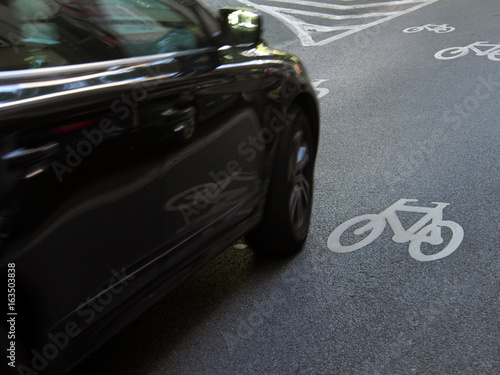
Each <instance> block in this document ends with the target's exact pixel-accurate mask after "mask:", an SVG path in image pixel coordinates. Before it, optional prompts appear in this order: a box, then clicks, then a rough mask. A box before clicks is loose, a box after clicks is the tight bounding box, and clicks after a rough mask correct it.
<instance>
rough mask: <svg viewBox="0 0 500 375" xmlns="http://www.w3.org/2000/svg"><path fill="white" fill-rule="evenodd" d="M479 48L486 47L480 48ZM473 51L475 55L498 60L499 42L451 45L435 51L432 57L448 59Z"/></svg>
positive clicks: (499, 52)
mask: <svg viewBox="0 0 500 375" xmlns="http://www.w3.org/2000/svg"><path fill="white" fill-rule="evenodd" d="M481 48H487V49H486V50H482V49H481ZM469 51H473V52H475V53H476V55H477V56H488V59H490V60H492V61H500V44H492V43H489V42H475V43H472V44H469V45H468V46H465V47H451V48H446V49H443V50H441V51H439V52H437V53H436V54H435V55H434V57H435V58H436V59H439V60H450V59H456V58H458V57H462V56H465V55H467V54H468V53H469Z"/></svg>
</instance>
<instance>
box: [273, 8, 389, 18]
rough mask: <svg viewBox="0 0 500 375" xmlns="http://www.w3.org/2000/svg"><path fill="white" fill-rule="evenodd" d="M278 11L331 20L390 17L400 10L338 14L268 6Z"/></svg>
mask: <svg viewBox="0 0 500 375" xmlns="http://www.w3.org/2000/svg"><path fill="white" fill-rule="evenodd" d="M268 8H270V9H272V10H275V11H276V12H280V13H286V14H297V15H300V16H310V17H317V18H325V19H329V20H335V21H339V20H352V19H361V18H374V17H389V16H393V15H395V14H399V12H383V13H379V12H377V13H362V14H346V15H337V14H329V13H320V12H311V11H308V10H299V9H291V8H278V7H268Z"/></svg>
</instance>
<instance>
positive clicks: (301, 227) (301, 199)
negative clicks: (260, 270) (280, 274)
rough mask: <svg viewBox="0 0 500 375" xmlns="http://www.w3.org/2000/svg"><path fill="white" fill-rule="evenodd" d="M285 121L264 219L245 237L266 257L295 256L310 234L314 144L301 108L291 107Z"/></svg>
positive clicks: (314, 156)
mask: <svg viewBox="0 0 500 375" xmlns="http://www.w3.org/2000/svg"><path fill="white" fill-rule="evenodd" d="M288 118H290V119H291V123H290V124H286V128H285V130H284V131H283V133H282V134H281V136H280V138H279V143H278V147H277V150H276V159H275V163H274V166H273V173H272V177H271V182H270V186H269V191H268V195H267V199H266V203H265V207H264V216H263V219H262V221H261V223H260V224H259V225H258V226H257V228H256V229H255V230H253V231H252V232H251V233H250V234H249V235H247V241H248V243H249V245H250V246H251V247H252V248H253V249H254V250H255V251H257V252H258V253H260V254H265V255H273V256H291V255H293V254H295V253H297V252H298V251H300V250H301V249H302V246H303V245H304V242H305V241H306V238H307V234H308V231H309V223H310V219H311V211H312V202H313V194H312V193H313V179H314V160H315V158H316V144H315V141H314V138H313V135H312V131H311V125H310V121H309V119H308V117H307V115H306V113H305V112H304V110H303V109H302V108H300V107H293V108H292V109H291V110H290V116H288Z"/></svg>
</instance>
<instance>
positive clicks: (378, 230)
mask: <svg viewBox="0 0 500 375" xmlns="http://www.w3.org/2000/svg"><path fill="white" fill-rule="evenodd" d="M410 202H418V200H417V199H400V200H399V201H397V202H396V203H394V204H393V205H392V206H390V207H389V208H388V209H386V210H385V211H383V212H381V213H380V214H378V215H375V214H368V215H361V216H357V217H355V218H353V219H350V220H347V221H346V222H345V223H343V224H341V225H339V226H338V227H337V228H336V229H335V230H334V231H333V232H332V233H331V234H330V236H329V237H328V248H329V249H330V250H332V251H335V252H338V253H347V252H350V251H354V250H358V249H361V248H362V247H364V246H366V245H368V244H370V243H372V242H373V241H375V240H376V239H377V238H378V237H379V236H380V235H381V234H382V232H383V231H384V229H385V227H386V224H387V223H389V225H390V226H391V228H392V231H393V232H394V236H393V237H392V240H393V241H394V242H397V243H404V242H410V244H409V247H408V251H409V253H410V256H411V257H412V258H414V259H416V260H418V261H420V262H428V261H432V260H438V259H441V258H444V257H447V256H448V255H450V254H451V253H453V252H454V251H455V250H456V249H457V248H458V247H459V246H460V244H461V243H462V240H463V238H464V230H463V228H462V227H461V226H460V225H459V224H457V223H455V222H454V221H445V220H443V209H444V208H445V207H446V206H448V205H449V203H439V202H432V204H435V205H436V207H433V208H429V207H417V206H406V205H405V204H406V203H410ZM396 211H405V212H416V213H424V214H426V215H425V216H423V217H422V218H421V219H420V220H418V221H417V222H416V223H415V224H413V225H412V226H411V227H410V228H409V229H406V230H405V229H404V227H403V225H402V224H401V221H400V220H399V218H398V216H397V215H396ZM364 221H368V223H367V224H365V225H363V226H362V227H360V228H358V229H355V230H354V231H353V234H354V235H355V236H360V235H364V234H366V233H368V232H369V234H368V235H367V236H366V237H364V238H363V239H362V240H361V241H359V242H357V243H355V244H352V245H346V246H344V245H342V244H341V240H340V239H341V237H342V235H343V234H344V232H347V231H348V230H349V228H351V227H352V226H355V225H356V224H361V223H362V222H364ZM442 227H448V228H449V229H451V231H452V234H453V235H452V237H451V239H450V242H449V243H448V245H447V246H445V247H444V248H443V249H442V250H441V251H439V252H437V253H435V254H432V255H427V254H424V253H423V252H422V251H421V249H420V246H421V244H422V243H424V242H425V243H429V244H431V245H440V244H442V243H443V242H444V240H443V238H442V237H441V228H442Z"/></svg>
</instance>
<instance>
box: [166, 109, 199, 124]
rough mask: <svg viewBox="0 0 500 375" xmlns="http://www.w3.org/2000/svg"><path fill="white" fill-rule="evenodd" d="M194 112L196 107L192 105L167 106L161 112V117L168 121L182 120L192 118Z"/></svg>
mask: <svg viewBox="0 0 500 375" xmlns="http://www.w3.org/2000/svg"><path fill="white" fill-rule="evenodd" d="M195 114H196V109H195V108H194V107H187V108H169V109H167V110H166V111H164V112H162V114H161V115H162V117H163V118H164V119H166V120H168V121H169V122H176V123H179V122H183V121H186V120H193V119H194V116H195Z"/></svg>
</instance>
